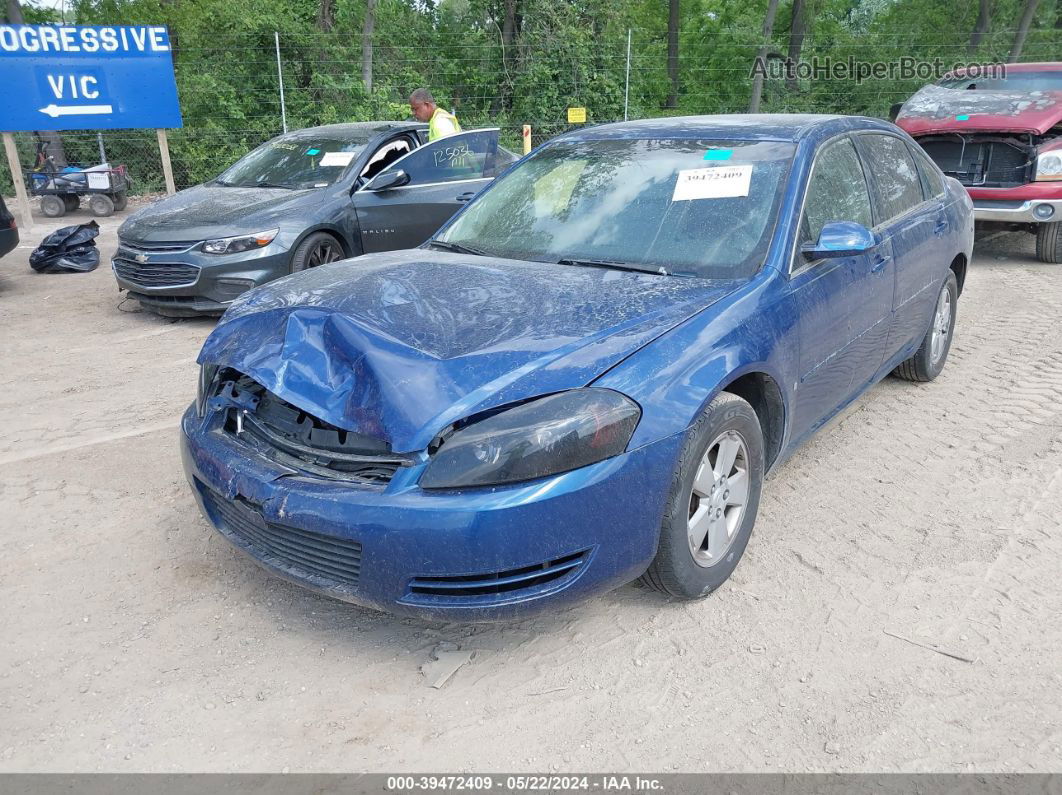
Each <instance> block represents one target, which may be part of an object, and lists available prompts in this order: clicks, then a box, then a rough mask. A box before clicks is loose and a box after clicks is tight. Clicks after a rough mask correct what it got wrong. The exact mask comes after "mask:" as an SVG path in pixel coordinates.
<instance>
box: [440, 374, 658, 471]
mask: <svg viewBox="0 0 1062 795" xmlns="http://www.w3.org/2000/svg"><path fill="white" fill-rule="evenodd" d="M641 414H642V410H641V408H639V406H638V404H637V403H635V402H634V401H633V400H631V399H630V398H627V397H624V396H623V395H621V394H620V393H619V392H613V391H612V390H609V389H593V388H588V389H573V390H571V391H570V392H560V393H558V394H556V395H550V396H548V397H544V398H539V399H537V400H532V401H530V402H528V403H522V404H520V405H518V406H514V407H513V408H510V409H503V410H502V411H500V412H498V413H497V414H492V415H490V416H488V417H485V418H484V419H481V420H478V421H473V422H472V423H470V424H468V425H465V426H464V427H461V428H458V429H457V430H456V431H454V432H453V433H452V434H451V435H450V436H449V437H447V438H445V439H444V440H443V442H442V445H441V446H440V447H439V449H438V450H437V451H436V452H435V454H434V455H433V456H432V459H431V463H429V464H428V467H427V469H426V470H425V471H424V474H423V476H421V479H420V485H421V488H425V489H453V488H461V487H464V486H493V485H500V484H503V483H518V482H520V481H524V480H532V479H534V478H541V477H545V476H547V475H555V474H558V473H560V472H567V471H569V470H572V469H578V468H579V467H583V466H586V465H588V464H593V463H595V462H597V461H603V460H604V459H606V458H611V457H612V456H614V455H619V454H620V453H622V452H623V451H624V450H625V449H627V443H628V442H629V441H630V440H631V435H632V434H633V433H634V429H635V427H636V426H637V425H638V420H639V419H640V418H641Z"/></svg>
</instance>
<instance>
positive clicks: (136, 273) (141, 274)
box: [111, 251, 199, 287]
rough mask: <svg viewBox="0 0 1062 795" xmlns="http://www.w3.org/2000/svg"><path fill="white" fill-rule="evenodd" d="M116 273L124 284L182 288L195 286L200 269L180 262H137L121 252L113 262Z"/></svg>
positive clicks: (112, 265)
mask: <svg viewBox="0 0 1062 795" xmlns="http://www.w3.org/2000/svg"><path fill="white" fill-rule="evenodd" d="M111 267H112V268H114V273H115V275H116V276H118V278H119V279H121V280H122V281H124V282H128V283H129V284H133V285H136V286H137V287H180V286H181V285H185V284H194V283H195V280H196V279H198V278H199V268H198V267H197V266H195V265H187V264H185V263H180V262H137V261H136V260H135V259H131V258H127V257H125V256H123V255H122V252H120V251H119V253H118V254H116V255H115V256H114V259H112V260H111Z"/></svg>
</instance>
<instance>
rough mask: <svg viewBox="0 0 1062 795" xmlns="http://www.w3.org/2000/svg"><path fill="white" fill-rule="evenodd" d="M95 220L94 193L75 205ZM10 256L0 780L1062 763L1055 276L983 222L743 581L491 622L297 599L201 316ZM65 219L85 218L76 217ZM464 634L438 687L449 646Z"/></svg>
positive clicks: (827, 438)
mask: <svg viewBox="0 0 1062 795" xmlns="http://www.w3.org/2000/svg"><path fill="white" fill-rule="evenodd" d="M73 218H74V219H76V220H81V219H82V218H84V219H87V218H88V216H87V215H86V214H84V213H81V214H78V215H76V216H73ZM118 221H120V218H117V217H116V218H114V219H108V221H107V222H106V223H105V224H104V227H105V233H104V234H103V235H101V237H100V241H99V242H100V247H101V250H102V254H103V255H104V262H103V264H102V265H101V267H100V268H99V269H98V270H97V271H95V272H94V273H91V274H87V275H71V276H55V275H53V276H43V275H39V274H36V273H33V272H32V271H31V270H30V269H29V266H28V264H27V258H28V255H29V251H30V249H31V248H32V246H33V245H35V244H36V243H37V242H38V241H39V240H40V239H41V238H42V237H43V236H44V233H45V232H46V231H47V230H48V229H50V228H55V227H57V226H59V225H61V224H60V223H57V222H54V221H53V222H50V223H49V225H48V227H45V226H40V227H38V228H37V230H36V231H35V232H33V233H25V232H24V237H25V238H26V240H25V241H24V245H23V247H22V248H20V249H18V250H17V251H16V252H13V253H12V254H11V255H9V256H7V257H5V258H3V259H2V260H0V322H2V327H3V344H2V349H0V350H2V356H0V411H2V413H3V418H4V419H3V422H2V423H0V517H2V522H3V532H2V533H0V606H2V607H0V610H2V619H3V620H2V626H3V635H4V636H5V641H4V642H3V643H2V644H0V771H7V772H10V771H44V770H62V771H96V770H105V771H292V772H295V771H414V770H417V771H430V770H435V771H445V770H449V771H457V770H466V771H470V770H477V771H478V770H494V771H546V770H557V769H559V770H573V771H575V770H584V771H585V770H593V771H613V770H619V771H630V770H642V771H650V770H651V771H671V770H681V771H779V770H782V771H797V772H799V771H835V770H836V771H966V770H977V771H1013V770H1016V771H1033V770H1035V771H1060V770H1062V581H1060V572H1062V529H1060V518H1059V517H1060V516H1062V409H1060V403H1062V331H1060V328H1062V326H1060V321H1062V267H1058V266H1055V267H1052V266H1047V265H1042V264H1039V263H1037V262H1035V261H1034V259H1033V258H1032V253H1031V252H1032V248H1031V245H1032V241H1031V239H1030V238H1028V237H1027V236H1022V235H1003V236H1000V237H996V238H993V239H988V240H982V241H981V242H980V244H979V248H978V256H977V258H976V260H975V261H974V263H973V264H972V266H971V269H970V273H969V278H968V281H967V287H966V292H965V294H964V295H963V297H962V299H961V300H960V302H959V320H958V328H957V331H956V338H955V344H954V347H953V348H952V352H951V359H950V361H949V363H948V366H947V369H946V370H945V372H944V374H943V375H942V376H941V378H940V379H938V380H937V381H936V382H935V383H933V384H929V385H914V384H909V383H905V382H901V381H898V380H893V379H888V380H886V381H885V382H883V383H882V384H880V385H879V386H877V387H876V388H874V389H873V390H871V391H870V392H869V393H868V394H867V395H866V396H865V397H863V398H862V399H861V400H860V401H858V402H857V403H856V404H855V405H854V406H853V407H851V408H850V409H849V410H848V411H847V412H845V414H844V415H843V416H842V417H840V418H839V419H838V420H836V421H834V422H833V423H832V424H831V425H830V426H828V427H827V428H826V429H824V430H823V431H822V432H821V433H819V434H818V436H817V437H816V438H815V439H814V440H813V441H812V442H811V443H810V444H808V445H807V446H806V447H805V448H804V449H803V450H802V451H801V452H800V453H798V454H797V455H796V456H794V457H793V458H792V459H791V460H790V461H789V462H788V463H787V464H786V465H785V466H783V467H782V468H781V469H780V470H779V471H777V472H776V473H775V474H774V475H773V476H772V477H771V478H770V479H769V481H768V483H767V484H766V487H765V494H764V500H763V504H762V507H761V513H760V518H759V522H758V524H757V528H756V531H755V533H754V534H753V537H752V541H751V543H750V545H749V548H748V551H747V553H746V555H745V559H744V561H743V562H742V563H741V565H740V566H739V567H738V569H737V572H736V573H735V575H734V577H733V578H732V580H731V581H730V582H729V583H727V584H726V585H725V586H724V587H723V588H721V589H720V590H719V591H717V592H716V593H715V594H713V595H712V596H711V597H710V598H709V599H707V600H705V601H703V602H699V603H696V604H681V603H671V602H668V601H667V600H666V599H664V598H662V597H660V596H658V595H656V594H654V593H652V592H649V591H647V590H645V589H642V588H638V587H635V586H627V587H624V588H621V589H620V590H618V591H615V592H613V593H611V594H609V595H607V596H604V597H601V598H598V599H594V600H592V601H590V602H587V603H584V604H582V605H580V606H578V607H575V608H573V609H570V610H568V611H566V612H560V613H557V614H554V615H549V616H547V617H542V618H536V619H534V620H527V621H524V622H520V623H513V624H508V625H500V626H463V625H458V624H449V625H438V624H435V625H433V624H429V623H422V622H418V621H415V620H408V619H397V618H393V617H391V616H388V615H383V614H379V613H374V612H370V611H368V610H362V609H358V608H355V607H351V606H349V605H346V604H341V603H337V602H332V601H329V600H327V599H324V598H321V597H318V596H315V595H312V594H310V593H307V592H304V591H302V590H300V589H298V588H297V587H294V586H291V585H288V584H286V583H284V582H282V581H280V580H277V579H275V578H273V577H271V576H269V575H268V574H266V573H265V572H263V571H262V570H260V569H259V568H257V567H256V566H255V565H254V564H252V563H251V562H249V561H248V560H247V559H245V558H243V557H241V556H239V555H238V554H237V553H235V552H234V551H233V550H232V549H230V548H229V546H228V545H227V544H226V543H225V542H224V541H223V540H222V539H220V538H219V537H218V536H217V535H216V534H215V533H214V532H213V530H212V529H211V528H210V526H209V525H208V524H207V522H206V521H205V520H204V519H202V518H201V517H200V516H199V514H198V512H197V509H196V506H195V504H194V502H193V500H192V497H191V494H190V493H189V489H188V486H187V484H186V483H185V481H184V476H183V474H182V472H181V469H180V464H179V460H178V453H177V445H176V439H177V420H178V416H179V415H180V413H181V411H182V410H183V409H184V407H185V406H186V405H187V404H188V403H189V401H191V399H192V397H193V391H194V388H195V380H196V368H195V363H194V360H195V356H196V353H197V352H198V349H199V346H200V344H201V343H202V341H203V339H204V338H205V337H206V335H207V334H208V333H209V332H210V330H211V328H212V327H213V321H210V320H191V321H171V320H165V319H160V318H158V317H154V316H152V315H148V314H141V313H136V312H135V311H134V312H129V313H127V312H126V311H125V310H135V309H136V305H135V304H129V303H127V304H125V305H124V306H123V305H122V301H121V297H120V296H119V294H118V293H117V291H116V288H115V284H114V279H113V277H112V275H111V272H110V268H109V255H110V254H111V252H112V251H113V248H114V244H115V236H114V230H115V229H116V228H117V225H118ZM69 222H70V221H69V220H68V219H64V223H69ZM439 648H442V649H453V648H459V649H461V650H475V656H474V658H473V659H472V661H471V662H470V663H468V664H467V665H465V666H464V667H462V668H460V669H459V670H458V671H457V672H456V673H455V674H454V676H453V677H452V678H451V679H450V680H449V681H448V682H447V683H446V684H445V685H444V686H443V687H442V688H440V689H433V688H431V687H429V685H428V679H427V678H426V677H425V676H424V675H423V674H422V673H421V670H420V668H421V666H422V665H424V664H425V663H427V662H428V661H429V660H430V659H431V655H432V653H433V651H435V650H436V649H439Z"/></svg>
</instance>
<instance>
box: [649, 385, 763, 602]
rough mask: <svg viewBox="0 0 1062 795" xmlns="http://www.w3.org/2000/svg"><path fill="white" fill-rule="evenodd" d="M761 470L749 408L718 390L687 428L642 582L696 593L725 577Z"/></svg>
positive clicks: (751, 515) (756, 499) (687, 595)
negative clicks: (653, 549)
mask: <svg viewBox="0 0 1062 795" xmlns="http://www.w3.org/2000/svg"><path fill="white" fill-rule="evenodd" d="M763 470H764V454H763V432H762V430H761V428H760V422H759V418H758V417H757V416H756V412H755V411H754V410H753V408H752V406H751V405H749V404H748V402H747V401H745V400H743V399H742V398H740V397H738V396H737V395H732V394H730V393H729V392H721V393H720V394H719V395H717V396H716V397H715V399H714V400H712V402H711V403H710V404H709V405H708V408H706V409H705V410H704V412H703V413H702V414H701V416H700V417H699V418H698V419H697V421H696V422H695V423H694V424H693V426H692V427H691V428H690V430H689V432H688V433H687V436H686V441H685V443H684V444H683V447H682V452H681V453H680V455H679V462H678V466H677V468H676V471H675V474H674V477H673V479H672V485H671V492H670V494H669V495H668V501H667V506H666V508H665V511H664V519H663V522H662V524H661V526H660V542H659V545H658V546H657V551H656V557H655V558H653V562H652V563H651V564H649V568H648V569H647V570H646V572H645V574H643V575H642V582H644V583H645V584H647V585H649V586H650V587H651V588H654V589H655V590H657V591H661V592H663V593H666V594H668V595H669V596H674V597H677V598H679V599H699V598H701V597H704V596H707V595H708V594H710V593H711V592H712V591H714V590H715V589H716V588H718V587H719V586H720V585H722V584H723V583H724V582H726V580H727V578H728V577H730V575H731V573H732V572H733V571H734V569H735V568H736V567H737V564H738V561H739V560H741V556H742V554H743V553H744V552H745V547H746V545H747V544H748V542H749V536H750V535H751V534H752V526H753V525H754V524H755V523H756V511H757V510H758V508H759V504H760V490H761V488H762V485H763Z"/></svg>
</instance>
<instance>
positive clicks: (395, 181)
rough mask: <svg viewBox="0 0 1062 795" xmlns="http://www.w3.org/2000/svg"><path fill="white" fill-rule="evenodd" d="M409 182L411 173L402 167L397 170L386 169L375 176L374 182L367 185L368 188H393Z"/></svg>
mask: <svg viewBox="0 0 1062 795" xmlns="http://www.w3.org/2000/svg"><path fill="white" fill-rule="evenodd" d="M408 182H409V174H407V173H406V172H405V171H403V170H402V169H398V170H396V171H385V172H383V173H382V174H378V175H377V176H375V177H373V179H372V182H370V183H369V184H368V185H366V186H365V189H366V190H372V191H378V190H390V189H391V188H398V187H401V186H402V185H405V184H406V183H408Z"/></svg>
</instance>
